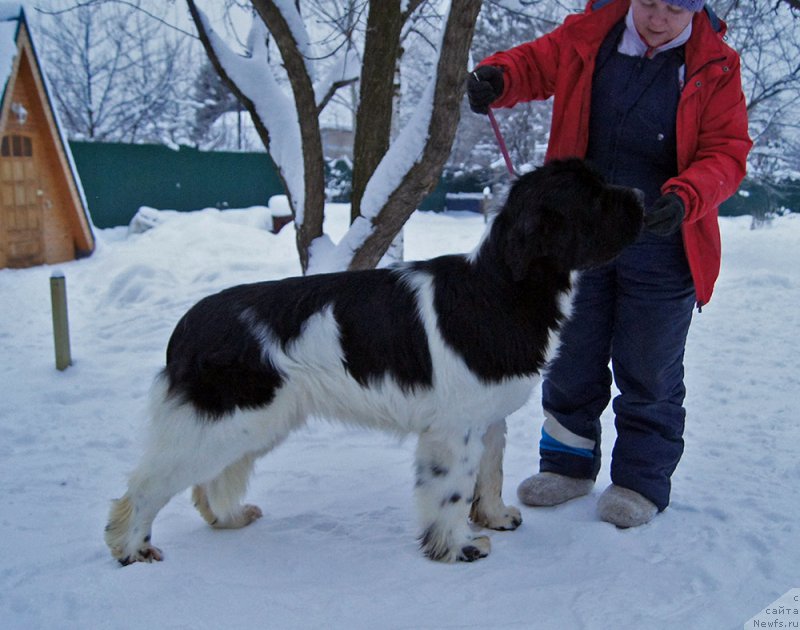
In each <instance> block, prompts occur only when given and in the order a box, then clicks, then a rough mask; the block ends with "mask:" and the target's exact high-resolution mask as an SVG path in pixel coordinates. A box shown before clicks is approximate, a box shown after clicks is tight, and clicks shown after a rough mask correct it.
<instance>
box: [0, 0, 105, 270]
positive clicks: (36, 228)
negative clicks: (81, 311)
mask: <svg viewBox="0 0 800 630" xmlns="http://www.w3.org/2000/svg"><path fill="white" fill-rule="evenodd" d="M0 81H2V85H3V92H2V101H0V268H3V267H31V266H33V265H41V264H51V263H58V262H63V261H66V260H73V259H74V258H78V257H81V256H88V255H89V254H91V253H92V251H93V250H94V235H93V234H92V225H91V221H90V218H89V213H88V210H87V207H86V200H85V197H84V194H83V189H82V187H81V183H80V179H79V177H78V173H77V171H76V169H75V163H74V161H73V159H72V154H71V152H70V148H69V144H68V143H67V140H66V137H65V136H64V134H63V132H62V130H61V128H60V125H59V122H58V115H57V113H56V112H55V109H54V104H53V101H52V98H51V94H50V92H49V87H48V83H47V79H46V77H45V75H44V72H43V70H42V66H41V64H40V62H39V58H38V57H37V55H36V49H35V46H34V43H33V40H32V37H31V33H30V30H29V28H28V23H27V21H26V19H25V12H24V10H23V9H22V7H21V6H19V5H15V4H11V3H0Z"/></svg>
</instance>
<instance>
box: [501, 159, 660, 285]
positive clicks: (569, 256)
mask: <svg viewBox="0 0 800 630" xmlns="http://www.w3.org/2000/svg"><path fill="white" fill-rule="evenodd" d="M643 212H644V208H643V206H642V200H641V194H640V193H638V192H637V191H635V190H633V189H631V188H624V187H621V186H610V185H608V184H606V183H605V181H604V180H603V178H602V177H601V176H600V175H599V174H598V173H596V172H595V171H594V170H593V169H591V168H590V167H589V166H588V165H587V164H586V163H585V162H584V161H582V160H578V159H569V160H555V161H552V162H549V163H547V164H545V165H544V166H542V167H541V168H538V169H536V170H535V171H533V172H531V173H527V174H525V175H523V176H522V177H520V178H519V179H518V180H517V181H516V182H515V183H514V185H513V187H512V189H511V192H510V193H509V196H508V200H507V201H506V204H505V206H504V207H503V208H502V210H500V213H499V215H498V216H497V219H496V222H498V221H499V222H500V224H501V230H502V233H503V237H502V238H504V240H505V243H504V247H503V252H504V258H505V262H506V264H507V265H508V267H509V268H510V269H511V272H512V276H513V277H514V280H520V279H522V278H523V277H525V274H526V273H527V272H528V269H529V268H530V265H531V263H532V262H533V261H534V260H536V259H548V260H549V261H550V262H551V263H552V264H554V265H555V266H556V268H558V269H559V270H561V271H573V270H578V269H586V268H589V267H593V266H597V265H600V264H602V263H605V262H608V261H610V260H612V259H613V258H614V257H616V256H617V255H618V254H619V253H620V252H621V251H622V249H623V248H625V247H626V246H627V245H630V244H631V243H632V242H633V241H634V240H636V237H637V236H638V235H639V232H640V231H641V228H642V216H643Z"/></svg>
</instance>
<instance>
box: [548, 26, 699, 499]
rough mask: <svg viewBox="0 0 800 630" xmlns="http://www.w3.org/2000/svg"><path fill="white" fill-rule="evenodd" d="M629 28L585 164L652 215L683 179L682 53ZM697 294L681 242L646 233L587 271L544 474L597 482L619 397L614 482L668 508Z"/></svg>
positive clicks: (610, 61)
mask: <svg viewBox="0 0 800 630" xmlns="http://www.w3.org/2000/svg"><path fill="white" fill-rule="evenodd" d="M624 28H625V25H624V22H621V23H620V24H618V25H617V26H616V27H615V28H614V29H612V31H611V33H610V34H609V35H608V37H607V38H606V39H605V41H604V43H603V45H602V47H601V49H600V51H599V53H598V57H597V62H596V67H595V72H594V76H593V83H592V103H591V117H590V129H589V147H588V152H587V156H586V157H587V159H588V160H589V161H590V162H592V163H593V164H594V166H595V167H596V168H597V169H598V170H599V171H600V172H601V173H603V175H604V176H605V177H606V178H607V179H608V180H609V181H610V182H612V183H615V184H620V185H626V186H631V187H636V188H639V189H641V190H643V191H644V192H645V196H646V205H647V206H648V207H649V206H650V205H652V203H653V202H654V201H655V200H656V199H658V197H659V196H660V195H661V191H660V189H661V186H662V185H663V183H664V182H665V181H666V180H667V179H669V178H670V177H672V176H674V175H676V174H677V157H676V134H675V121H676V113H677V108H678V100H679V98H680V91H681V85H680V81H679V69H680V67H681V66H682V65H683V63H684V59H683V54H684V53H683V48H682V47H680V48H676V49H673V50H670V51H666V52H663V53H660V54H658V55H656V56H655V57H653V58H652V59H649V58H646V57H631V56H627V55H623V54H621V53H619V52H618V51H617V46H618V42H619V39H620V37H621V34H622V32H623V31H624ZM693 305H694V287H693V284H692V279H691V274H690V272H689V267H688V263H687V262H686V256H685V253H684V251H683V244H682V239H681V234H680V232H678V233H677V234H675V235H673V236H669V237H658V236H655V235H652V234H649V233H646V232H645V233H643V234H642V235H641V237H640V238H639V240H638V241H637V242H636V243H634V244H633V245H631V246H630V247H628V248H627V249H626V250H625V251H624V252H623V253H622V254H621V255H620V256H619V257H618V258H617V259H616V260H615V261H613V262H612V263H609V264H607V265H604V266H603V267H600V268H598V269H593V270H590V271H587V272H584V273H583V274H582V276H581V278H580V280H579V281H578V289H577V292H576V296H575V301H574V304H573V316H572V318H571V320H570V321H569V322H568V323H567V324H566V325H565V326H564V329H563V331H562V335H561V347H560V350H559V353H558V356H557V357H556V359H555V360H554V361H553V363H552V365H551V366H550V369H549V370H548V372H547V374H546V376H545V379H544V382H543V384H542V403H543V407H544V411H545V424H544V427H543V429H542V440H541V442H540V456H541V462H540V470H541V471H542V472H545V471H547V472H555V473H559V474H563V475H567V476H570V477H579V478H592V479H593V478H595V477H596V476H597V473H598V470H599V468H600V415H601V414H602V413H603V411H604V409H605V408H606V407H607V406H608V403H609V401H610V399H611V383H612V372H611V370H609V359H610V360H611V365H612V368H613V377H614V382H615V383H616V385H617V387H618V388H619V390H620V395H619V396H617V397H616V398H615V399H614V404H613V409H614V413H615V416H616V418H615V424H616V428H617V441H616V443H615V446H614V451H613V453H612V462H611V479H612V482H613V483H615V484H617V485H620V486H623V487H626V488H630V489H631V490H634V491H636V492H638V493H639V494H641V495H643V496H645V497H647V498H648V499H650V500H651V501H652V502H653V503H655V504H656V506H657V507H658V508H659V510H663V509H664V508H665V507H666V506H667V504H668V503H669V494H670V477H671V475H672V473H673V471H674V470H675V467H676V466H677V463H678V460H679V459H680V457H681V454H682V453H683V438H682V436H683V427H684V419H685V411H684V409H683V399H684V396H685V388H684V385H683V352H684V346H685V343H686V336H687V333H688V330H689V324H690V322H691V317H692V309H693Z"/></svg>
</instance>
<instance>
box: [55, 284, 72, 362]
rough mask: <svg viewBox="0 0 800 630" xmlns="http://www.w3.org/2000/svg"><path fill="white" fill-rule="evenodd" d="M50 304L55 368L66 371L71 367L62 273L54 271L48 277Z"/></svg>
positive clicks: (64, 286)
mask: <svg viewBox="0 0 800 630" xmlns="http://www.w3.org/2000/svg"><path fill="white" fill-rule="evenodd" d="M50 302H51V304H52V307H53V339H54V340H55V349H56V368H57V369H59V370H66V369H67V368H68V367H69V366H70V365H72V356H71V352H70V347H69V320H68V318H67V280H66V278H64V273H63V272H61V271H58V270H56V271H54V272H53V274H52V275H51V276H50Z"/></svg>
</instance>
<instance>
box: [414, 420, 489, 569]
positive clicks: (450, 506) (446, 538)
mask: <svg viewBox="0 0 800 630" xmlns="http://www.w3.org/2000/svg"><path fill="white" fill-rule="evenodd" d="M482 450H483V443H482V440H481V436H480V435H479V434H478V433H477V432H475V431H468V432H467V433H466V435H465V434H458V433H444V432H438V431H436V432H434V431H426V432H425V433H423V434H421V435H420V438H419V443H418V444H417V453H416V489H415V491H416V492H415V494H416V500H417V509H418V512H419V517H420V521H421V524H422V532H423V533H422V535H421V536H420V546H421V547H422V551H423V552H424V553H425V555H426V556H428V557H429V558H431V559H433V560H439V561H442V562H455V561H464V562H471V561H473V560H477V559H479V558H484V557H486V556H487V555H489V549H490V542H489V538H488V537H487V536H475V535H474V534H473V533H472V530H471V529H470V526H469V521H468V518H467V517H468V515H469V506H470V505H471V503H472V501H473V496H472V493H473V491H474V489H475V479H476V476H477V472H478V466H479V464H480V459H481V452H482Z"/></svg>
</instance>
